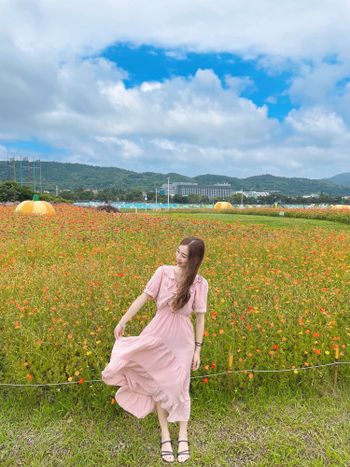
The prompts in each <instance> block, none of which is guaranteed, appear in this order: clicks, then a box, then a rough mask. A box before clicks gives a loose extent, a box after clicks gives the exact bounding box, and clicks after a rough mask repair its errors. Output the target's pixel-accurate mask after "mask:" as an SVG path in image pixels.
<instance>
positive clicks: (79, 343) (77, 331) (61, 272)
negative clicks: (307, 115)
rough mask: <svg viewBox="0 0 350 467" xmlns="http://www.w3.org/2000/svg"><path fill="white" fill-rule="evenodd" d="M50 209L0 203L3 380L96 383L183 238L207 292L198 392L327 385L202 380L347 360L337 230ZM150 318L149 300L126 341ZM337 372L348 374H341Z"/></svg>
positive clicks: (346, 268)
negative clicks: (39, 213)
mask: <svg viewBox="0 0 350 467" xmlns="http://www.w3.org/2000/svg"><path fill="white" fill-rule="evenodd" d="M55 209H56V213H57V215H56V216H55V217H51V218H50V217H25V216H19V215H15V214H14V212H13V211H14V207H11V206H0V234H1V244H0V274H1V281H0V315H1V320H0V335H1V339H2V345H1V346H0V382H3V383H25V384H31V383H32V384H33V383H55V382H65V381H75V382H79V383H80V384H83V383H84V381H86V380H90V379H100V377H101V375H100V373H101V370H103V368H104V366H105V365H106V363H107V361H108V358H109V356H110V351H111V348H112V345H113V342H114V337H113V330H114V327H115V325H116V323H117V322H118V321H119V319H120V317H121V316H122V315H123V314H124V313H125V311H126V310H127V308H128V306H129V305H130V304H131V302H132V301H133V300H134V299H135V298H136V297H137V295H138V294H139V293H141V292H142V290H143V288H144V286H145V284H146V283H147V281H148V279H149V278H150V277H151V275H152V274H153V272H154V271H155V269H156V268H157V267H158V266H159V265H160V264H173V263H174V255H175V249H176V246H177V244H178V242H179V241H180V240H181V239H182V238H183V237H185V236H187V235H198V236H200V237H202V238H203V239H204V240H205V242H206V245H207V252H206V257H205V260H204V262H203V265H202V267H201V270H200V273H201V274H202V275H203V276H204V277H206V278H207V280H208V282H209V286H210V291H209V309H208V312H207V315H206V329H205V337H204V345H203V350H202V355H201V359H202V362H201V367H200V369H199V370H198V371H197V372H194V373H193V376H199V375H202V376H203V377H202V378H199V379H198V380H196V384H198V385H200V386H201V387H203V386H205V387H209V386H210V385H221V384H223V380H224V379H225V384H230V385H232V386H234V385H239V386H241V387H244V386H246V385H264V384H271V383H272V382H273V381H275V382H277V381H284V382H287V383H288V384H290V383H292V382H294V383H297V384H298V383H301V382H305V383H310V382H315V381H316V380H322V378H325V377H329V378H330V377H331V375H332V372H331V370H330V369H327V368H325V369H322V370H309V371H297V370H296V371H292V372H289V373H281V374H279V375H269V376H267V375H261V374H257V373H253V372H251V371H247V372H244V373H240V374H234V375H230V376H227V377H226V376H225V377H223V376H219V377H216V378H211V377H210V375H212V374H215V373H217V372H223V371H226V370H228V369H229V368H231V369H233V370H235V369H237V370H238V369H287V368H299V367H303V368H305V367H308V366H312V365H318V364H323V363H329V362H333V361H334V355H335V349H336V348H337V347H338V349H339V359H340V360H341V361H342V360H343V361H345V360H346V361H349V360H350V355H349V340H350V339H349V338H350V314H349V303H350V288H349V279H350V261H349V259H350V232H348V231H347V230H345V228H344V230H342V231H339V230H334V231H332V230H329V229H327V230H323V229H322V227H317V228H316V227H312V228H310V229H308V230H305V229H302V228H300V227H298V225H297V224H296V226H295V227H294V228H290V227H288V228H279V229H273V228H268V227H266V226H264V225H263V224H261V225H249V224H244V223H239V222H237V223H235V222H231V223H226V222H223V221H220V220H217V219H214V220H213V219H210V216H209V215H208V218H207V219H191V217H190V216H189V217H188V218H187V219H184V218H181V219H177V218H176V214H175V215H174V214H172V215H171V216H169V217H167V216H164V215H162V216H156V215H154V214H153V215H149V214H140V213H139V214H133V213H123V214H117V215H114V214H109V213H105V212H100V211H97V210H94V209H87V208H80V207H76V206H68V205H58V206H56V207H55ZM154 312H155V307H154V303H152V302H149V303H147V305H146V307H145V308H144V309H143V310H141V311H140V312H139V313H138V314H137V315H136V316H135V317H134V318H133V320H132V321H130V322H129V323H128V325H127V332H126V335H128V334H129V335H135V334H138V333H139V332H140V331H141V330H142V329H143V327H144V326H145V325H146V324H147V323H148V322H149V320H150V319H151V318H152V316H153V315H154ZM316 371H317V373H316ZM340 371H341V374H342V375H344V376H346V377H348V376H349V371H350V370H349V367H347V366H345V365H344V366H343V367H341V368H340ZM206 375H209V376H206Z"/></svg>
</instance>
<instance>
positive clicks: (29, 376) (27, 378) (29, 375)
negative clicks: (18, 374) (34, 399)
mask: <svg viewBox="0 0 350 467" xmlns="http://www.w3.org/2000/svg"><path fill="white" fill-rule="evenodd" d="M26 380H27V381H29V382H31V381H32V380H33V375H31V374H30V373H29V374H28V375H27V376H26Z"/></svg>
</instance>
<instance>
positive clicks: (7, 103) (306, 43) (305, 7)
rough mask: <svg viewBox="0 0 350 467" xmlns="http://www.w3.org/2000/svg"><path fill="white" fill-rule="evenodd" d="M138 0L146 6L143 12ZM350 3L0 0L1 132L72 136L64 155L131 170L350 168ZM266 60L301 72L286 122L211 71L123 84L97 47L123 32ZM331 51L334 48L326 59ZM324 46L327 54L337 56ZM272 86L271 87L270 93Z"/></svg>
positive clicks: (276, 68) (62, 142)
mask: <svg viewBox="0 0 350 467" xmlns="http://www.w3.org/2000/svg"><path fill="white" fill-rule="evenodd" d="M135 12H137V14H135ZM349 13H350V3H349V2H347V1H342V0H334V1H333V2H332V6H331V8H330V4H329V1H326V0H317V1H316V0H309V1H307V2H302V1H299V2H295V1H294V0H293V1H292V0H284V1H283V2H276V1H274V0H255V1H253V0H246V1H245V2H238V1H235V2H232V1H230V0H226V1H223V0H217V1H216V2H212V1H209V0H201V1H199V0H192V1H189V0H187V1H185V0H179V1H177V2H170V3H169V2H164V1H159V0H154V1H152V8H150V4H149V3H146V2H144V1H141V0H135V1H133V2H127V1H126V0H123V1H122V0H120V1H118V2H111V1H110V0H100V2H99V3H96V2H86V1H84V2H83V1H82V0H75V1H74V2H68V1H65V0H61V1H60V2H58V1H54V0H52V1H50V2H47V1H46V0H27V1H25V2H24V1H20V0H2V2H1V3H0V30H1V33H0V34H1V35H0V69H1V73H0V138H1V139H13V140H19V139H20V140H23V139H33V140H34V139H35V140H39V141H43V142H45V143H47V144H51V145H52V146H54V147H56V148H64V149H65V151H66V152H67V153H68V156H65V159H66V160H67V159H69V160H71V161H79V162H87V163H93V164H101V165H115V166H118V165H120V166H121V167H124V168H128V169H134V170H141V171H142V170H145V169H147V170H160V171H163V172H168V171H174V170H178V171H182V172H183V173H188V174H198V173H203V172H212V173H227V174H231V175H237V176H245V175H252V174H255V173H259V172H260V173H261V172H266V171H269V172H273V173H276V174H281V175H299V176H314V177H317V176H320V177H321V176H328V175H331V174H333V173H336V172H337V171H339V172H340V171H341V172H343V171H346V170H350V162H349V157H348V147H349V125H350V110H349V109H350V88H349V86H348V87H345V88H344V87H341V88H339V86H338V84H337V83H339V82H340V81H341V80H344V78H346V76H348V74H349V70H350V66H349V64H350V51H349V47H348V44H349V42H350V41H349V39H350V37H349V36H350V14H349ZM118 41H130V42H131V43H133V44H134V45H136V44H145V43H146V44H151V45H154V46H158V47H163V48H165V49H166V50H167V54H168V55H169V56H177V58H181V59H184V58H185V56H186V53H187V52H188V51H205V52H225V51H226V52H233V53H236V54H239V55H240V56H242V57H251V58H255V59H258V64H259V66H261V67H263V68H264V69H265V70H266V71H267V72H268V73H269V74H271V75H273V74H275V73H278V72H280V71H281V70H285V69H288V70H293V73H294V75H295V76H294V77H293V78H292V80H291V83H290V88H289V93H290V96H291V98H292V99H293V102H294V103H295V104H297V105H298V106H299V109H298V110H293V111H292V112H291V113H290V114H289V115H288V117H287V118H286V120H285V121H284V122H278V121H276V120H275V119H272V118H269V116H268V109H267V107H266V106H261V107H259V106H257V105H255V104H254V103H253V102H252V101H251V100H249V99H247V98H243V97H242V96H241V93H242V92H243V91H245V92H247V91H249V89H253V86H254V83H253V82H252V80H251V78H250V77H249V76H246V77H237V76H228V77H226V81H225V87H223V86H222V83H221V81H220V80H219V78H218V76H216V74H215V73H214V71H212V70H208V69H199V70H197V72H196V73H195V74H194V76H189V77H187V78H180V77H173V78H171V79H168V80H166V81H163V82H162V83H160V82H155V81H152V82H145V83H142V84H141V85H140V86H136V87H134V88H127V87H126V86H125V84H124V82H123V79H125V78H126V77H127V70H126V71H125V70H121V69H119V68H118V67H117V66H116V65H115V64H112V63H111V62H109V61H107V60H104V59H101V58H86V57H87V56H90V57H91V56H98V53H99V52H100V51H101V50H102V49H104V48H105V47H108V46H110V45H111V44H113V43H114V42H118ZM325 57H328V59H327V60H325ZM329 57H332V59H330V58H329ZM273 99H274V96H271V97H270V99H268V101H269V102H271V101H272V100H273Z"/></svg>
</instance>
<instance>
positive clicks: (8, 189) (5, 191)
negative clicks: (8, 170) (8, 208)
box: [0, 181, 34, 202]
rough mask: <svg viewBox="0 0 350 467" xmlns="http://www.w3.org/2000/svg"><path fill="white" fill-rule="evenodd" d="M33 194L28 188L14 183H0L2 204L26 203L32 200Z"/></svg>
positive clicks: (0, 200)
mask: <svg viewBox="0 0 350 467" xmlns="http://www.w3.org/2000/svg"><path fill="white" fill-rule="evenodd" d="M33 194H34V193H33V192H32V191H31V190H30V189H29V188H26V187H21V186H20V185H19V184H18V183H16V182H14V181H8V182H4V183H0V202H8V201H24V200H26V199H32V197H33Z"/></svg>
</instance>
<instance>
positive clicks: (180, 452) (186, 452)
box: [177, 449, 190, 456]
mask: <svg viewBox="0 0 350 467" xmlns="http://www.w3.org/2000/svg"><path fill="white" fill-rule="evenodd" d="M185 454H188V455H190V451H189V450H188V449H186V451H179V452H178V453H177V455H178V456H182V455H185Z"/></svg>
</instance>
